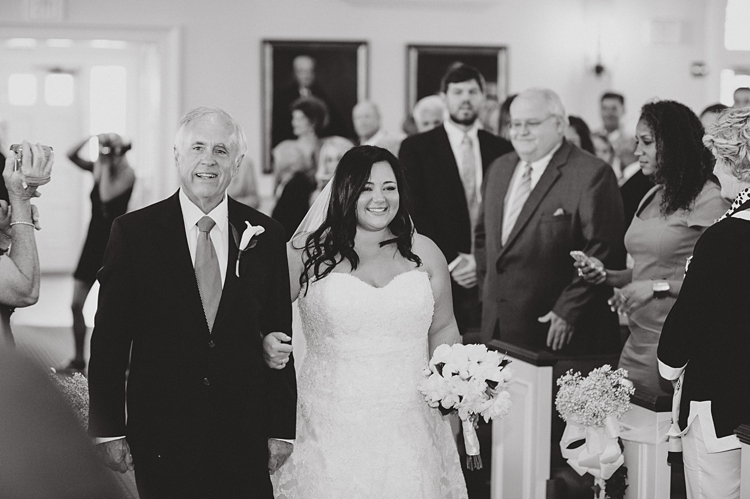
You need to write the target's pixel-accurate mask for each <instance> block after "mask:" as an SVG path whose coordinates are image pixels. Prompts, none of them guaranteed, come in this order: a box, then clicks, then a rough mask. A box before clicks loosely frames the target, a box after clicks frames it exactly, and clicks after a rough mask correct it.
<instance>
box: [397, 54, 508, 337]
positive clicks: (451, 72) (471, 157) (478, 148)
mask: <svg viewBox="0 0 750 499" xmlns="http://www.w3.org/2000/svg"><path fill="white" fill-rule="evenodd" d="M441 92H442V93H441V95H442V97H443V100H444V101H445V104H446V107H447V109H448V118H449V119H446V120H445V121H444V122H443V124H442V126H438V127H436V128H433V129H432V130H430V131H427V132H424V133H420V134H417V135H413V136H411V137H408V138H406V139H405V140H404V142H403V143H402V144H401V150H400V152H399V159H401V161H402V162H403V163H404V166H405V168H406V174H407V180H408V184H409V189H410V191H411V193H412V195H413V198H414V199H413V201H414V210H413V212H412V216H413V218H414V225H415V226H416V228H417V230H418V231H419V232H420V233H421V234H424V235H425V236H427V237H429V238H430V239H432V240H433V241H435V243H436V244H437V245H438V247H439V248H440V249H441V250H442V252H443V254H444V255H445V258H446V260H448V263H449V269H450V271H451V278H452V279H451V281H452V288H453V308H454V311H455V315H456V321H457V322H458V327H459V329H460V330H461V334H464V333H465V332H466V330H467V329H468V328H470V327H479V322H480V312H479V293H478V292H477V287H476V285H477V278H476V264H475V260H474V255H473V252H472V231H473V228H474V225H475V223H476V220H477V215H478V213H479V202H480V200H481V186H482V179H483V176H484V171H485V170H486V168H487V167H488V166H489V165H490V163H492V161H493V160H495V159H496V158H498V157H500V156H502V155H503V154H505V153H507V152H510V151H512V150H513V147H512V146H511V145H510V143H509V142H508V141H507V140H505V139H501V138H500V137H496V136H494V135H492V134H490V133H488V132H485V131H484V130H481V129H480V128H479V122H478V120H477V116H478V115H479V110H480V109H481V107H482V103H483V102H484V78H483V77H482V74H481V73H480V72H479V71H478V70H477V69H476V68H474V67H472V66H469V65H466V64H462V63H457V64H455V65H453V66H451V67H450V68H449V69H448V72H447V73H446V74H445V76H443V80H442V82H441Z"/></svg>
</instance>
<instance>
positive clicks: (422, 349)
mask: <svg viewBox="0 0 750 499" xmlns="http://www.w3.org/2000/svg"><path fill="white" fill-rule="evenodd" d="M299 308H300V315H301V317H302V324H303V325H304V331H305V335H306V337H307V355H306V357H305V360H304V362H303V363H302V365H301V366H300V370H299V373H298V391H299V398H298V403H297V439H296V441H295V444H294V452H293V453H292V455H291V457H290V458H289V461H287V463H286V464H285V465H284V466H282V468H281V469H280V470H279V471H277V472H276V473H275V474H274V475H272V476H271V479H272V482H273V485H274V492H275V495H276V498H277V499H297V498H300V499H301V498H304V499H338V498H342V499H343V498H346V499H362V498H373V499H375V498H377V499H382V498H389V499H395V498H403V499H419V498H423V499H440V498H443V499H459V498H466V497H467V493H466V485H465V483H464V478H463V474H462V472H461V467H460V464H459V460H458V453H457V450H456V443H455V441H454V440H453V435H452V433H451V429H450V423H449V422H448V420H447V419H444V418H443V417H442V416H441V415H440V413H439V412H438V411H437V410H436V409H431V408H430V407H428V406H427V404H426V403H425V401H424V398H423V396H422V394H421V393H420V392H419V390H418V389H417V387H418V386H419V383H420V382H421V381H422V370H423V369H424V367H425V366H426V365H427V361H428V358H427V356H428V344H427V331H428V329H429V327H430V323H431V321H432V312H433V308H434V301H433V297H432V289H431V287H430V281H429V277H428V275H427V274H426V273H425V272H422V271H420V270H412V271H409V272H405V273H403V274H400V275H398V276H396V277H395V278H394V279H393V280H392V281H391V282H390V283H389V284H388V285H387V286H385V287H383V288H376V287H373V286H370V285H369V284H367V283H365V282H364V281H361V280H360V279H358V278H356V277H354V276H352V275H350V274H340V273H332V274H330V275H329V276H327V277H325V278H324V279H322V280H320V281H317V282H314V283H312V284H311V285H310V287H309V290H308V292H307V295H305V294H304V292H303V293H302V294H300V298H299Z"/></svg>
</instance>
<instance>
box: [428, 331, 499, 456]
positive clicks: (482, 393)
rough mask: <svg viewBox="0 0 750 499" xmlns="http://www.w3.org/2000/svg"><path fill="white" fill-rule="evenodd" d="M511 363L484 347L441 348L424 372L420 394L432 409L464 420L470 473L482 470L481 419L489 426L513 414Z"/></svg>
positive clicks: (437, 350) (441, 346)
mask: <svg viewBox="0 0 750 499" xmlns="http://www.w3.org/2000/svg"><path fill="white" fill-rule="evenodd" d="M509 363H510V360H508V359H506V358H505V357H504V356H502V355H500V354H499V353H498V352H495V351H489V350H487V347H485V346H484V345H461V344H455V345H453V346H450V345H440V346H439V347H437V348H436V349H435V353H434V354H433V355H432V359H431V360H430V363H429V365H428V367H427V368H426V369H425V371H424V375H425V378H426V379H425V380H424V381H423V382H422V384H421V385H420V387H419V391H420V392H422V394H424V396H425V400H426V401H427V403H428V404H429V406H430V407H435V408H437V409H439V410H440V412H442V413H443V414H451V413H457V414H458V416H459V417H460V418H461V423H462V427H463V430H464V440H465V442H466V454H467V456H468V457H467V461H468V462H467V466H468V468H469V469H474V468H476V469H480V468H481V467H482V460H481V457H480V456H479V440H478V439H477V434H476V428H477V425H478V421H479V418H480V417H482V418H484V420H485V422H489V421H490V420H495V419H500V418H502V417H503V416H505V415H506V414H508V411H509V410H510V405H511V402H510V394H509V393H508V391H507V386H508V384H509V383H510V380H511V372H510V370H509V369H506V366H507V365H508V364H509Z"/></svg>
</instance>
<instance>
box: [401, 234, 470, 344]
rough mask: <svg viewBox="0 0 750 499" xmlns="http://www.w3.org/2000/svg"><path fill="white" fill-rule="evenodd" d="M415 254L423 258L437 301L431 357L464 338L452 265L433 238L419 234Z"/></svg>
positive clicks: (431, 335)
mask: <svg viewBox="0 0 750 499" xmlns="http://www.w3.org/2000/svg"><path fill="white" fill-rule="evenodd" d="M413 250H414V253H416V254H417V255H419V257H420V258H421V259H422V264H423V265H424V267H425V270H426V271H427V273H428V274H429V276H430V286H432V296H433V298H434V300H435V311H434V312H433V314H432V324H431V325H430V331H429V347H430V351H429V354H430V357H432V352H434V351H435V349H436V348H437V347H438V346H439V345H442V344H443V343H447V344H448V345H452V344H454V343H459V342H460V341H461V337H460V335H459V333H458V325H457V324H456V318H455V316H454V315H453V296H452V294H451V277H450V272H449V271H448V264H447V263H446V261H445V257H444V256H443V253H442V252H441V251H440V248H438V247H437V245H436V244H435V243H433V242H432V240H430V239H429V238H427V237H425V236H422V235H419V234H417V235H416V236H415V238H414V248H413Z"/></svg>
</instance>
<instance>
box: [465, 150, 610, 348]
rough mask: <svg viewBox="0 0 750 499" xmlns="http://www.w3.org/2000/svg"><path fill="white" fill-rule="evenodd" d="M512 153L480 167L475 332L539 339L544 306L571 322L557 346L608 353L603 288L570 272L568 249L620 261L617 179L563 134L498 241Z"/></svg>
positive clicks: (531, 342)
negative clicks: (567, 336)
mask: <svg viewBox="0 0 750 499" xmlns="http://www.w3.org/2000/svg"><path fill="white" fill-rule="evenodd" d="M518 161H519V158H518V155H517V154H516V153H511V154H507V155H505V156H503V157H501V158H499V159H498V160H497V161H495V163H493V164H492V166H491V167H490V169H489V170H488V171H487V175H486V176H485V181H484V185H483V191H484V195H483V198H482V199H483V203H482V209H481V213H480V220H479V222H478V223H477V228H476V240H475V248H476V259H477V272H478V275H479V279H480V287H481V288H482V290H483V309H482V339H483V341H485V342H486V341H489V340H490V339H493V338H497V339H501V340H504V341H508V342H511V343H516V344H521V345H525V346H528V347H533V348H543V347H544V346H545V344H546V338H547V331H548V329H549V327H548V323H547V324H540V323H539V322H538V321H537V319H538V318H539V317H542V316H544V315H545V314H547V313H548V312H549V311H550V310H551V311H553V312H555V313H556V314H557V315H558V316H560V317H562V318H563V319H565V320H566V321H567V322H568V323H570V324H572V325H573V326H575V332H574V334H573V339H572V340H571V342H570V344H569V345H568V347H566V348H565V349H563V351H562V352H561V353H570V354H583V353H610V352H615V351H617V348H618V346H619V345H618V342H617V329H618V328H617V317H616V315H615V314H614V313H612V312H611V311H610V310H609V306H608V305H607V303H606V300H607V298H608V294H611V289H609V288H606V287H605V286H591V285H589V284H587V283H586V282H585V281H583V279H581V278H580V277H577V275H576V270H575V268H574V267H573V259H572V258H571V257H570V255H569V252H570V251H571V250H582V251H584V252H585V253H586V254H587V255H591V256H594V257H596V258H598V259H599V260H601V261H602V262H603V263H604V265H605V267H606V268H609V269H619V268H622V266H623V264H624V255H625V250H624V247H623V235H624V219H623V208H622V200H621V198H620V193H619V191H618V187H617V180H616V178H615V175H614V173H613V172H612V168H611V167H610V166H609V165H607V164H606V163H605V162H604V161H601V160H600V159H598V158H596V157H595V156H592V155H590V154H588V153H586V152H584V151H582V150H581V149H579V148H578V147H576V146H574V145H572V144H570V143H569V142H567V141H563V143H562V145H561V146H560V148H559V149H558V150H557V151H556V152H555V154H554V155H553V156H552V159H551V161H550V163H549V164H548V165H547V168H546V170H545V171H544V173H543V174H542V176H541V178H540V179H539V182H538V183H537V185H536V186H535V187H534V190H533V191H532V192H531V194H530V195H529V198H528V199H527V201H526V203H525V205H524V207H523V209H522V210H521V213H520V214H519V216H518V219H517V221H516V223H515V225H514V226H513V229H512V230H511V233H510V234H509V236H508V240H507V242H506V244H505V245H503V244H502V242H501V237H502V236H501V235H502V230H503V227H502V225H503V211H504V200H505V196H506V194H507V192H508V187H509V184H510V181H511V178H512V176H513V171H514V170H515V168H516V164H517V163H518Z"/></svg>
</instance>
